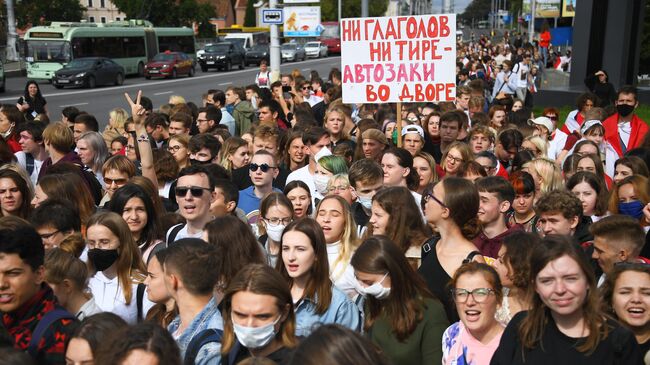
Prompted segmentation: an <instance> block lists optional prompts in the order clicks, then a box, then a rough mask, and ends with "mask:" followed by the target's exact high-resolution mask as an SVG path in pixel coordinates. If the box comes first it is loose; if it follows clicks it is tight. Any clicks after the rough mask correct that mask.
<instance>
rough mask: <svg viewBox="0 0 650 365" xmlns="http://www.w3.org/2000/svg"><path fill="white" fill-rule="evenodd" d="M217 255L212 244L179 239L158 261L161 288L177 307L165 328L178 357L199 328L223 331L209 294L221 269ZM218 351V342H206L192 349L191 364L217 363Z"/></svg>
mask: <svg viewBox="0 0 650 365" xmlns="http://www.w3.org/2000/svg"><path fill="white" fill-rule="evenodd" d="M220 255H221V253H220V252H219V251H217V250H216V248H215V247H214V246H212V245H209V244H206V243H205V241H203V240H200V239H197V238H185V239H181V240H179V241H178V242H177V244H175V245H173V246H170V247H168V248H166V249H165V254H164V255H163V257H164V260H163V261H164V262H161V265H162V267H163V275H164V282H165V288H166V289H167V292H168V293H169V294H170V295H171V297H172V298H174V301H175V303H176V307H177V308H178V315H177V316H176V318H174V320H173V321H172V322H171V323H170V324H169V326H167V330H168V331H169V333H170V334H171V335H172V336H173V337H174V339H175V340H176V343H177V344H178V347H179V348H180V350H181V357H182V358H184V357H185V353H186V351H187V350H188V349H189V347H190V343H192V340H193V339H195V338H197V340H195V341H199V340H198V337H197V336H198V335H200V334H201V333H202V332H203V331H205V330H207V329H216V330H221V331H222V330H223V319H222V317H221V313H220V312H219V307H218V306H217V302H216V300H215V298H214V296H213V292H214V287H215V285H216V284H217V282H218V280H219V272H220V270H221V267H220V265H219V262H220ZM194 343H196V342H194ZM194 343H192V344H193V345H194ZM197 345H198V344H197ZM220 350H221V345H220V343H219V342H208V343H206V344H204V345H203V346H201V347H200V348H199V349H198V350H197V351H196V354H197V357H196V359H195V362H193V363H194V364H219V363H220V361H221V353H220V352H221V351H220Z"/></svg>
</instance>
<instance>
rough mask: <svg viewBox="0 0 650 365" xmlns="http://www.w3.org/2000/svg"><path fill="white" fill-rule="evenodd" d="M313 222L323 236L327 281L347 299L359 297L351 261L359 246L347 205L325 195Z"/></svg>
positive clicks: (355, 228)
mask: <svg viewBox="0 0 650 365" xmlns="http://www.w3.org/2000/svg"><path fill="white" fill-rule="evenodd" d="M316 222H318V225H320V227H321V228H322V230H323V234H324V235H325V243H326V244H327V261H328V262H329V270H330V279H331V280H332V282H333V283H334V285H336V287H337V288H339V289H341V290H342V291H343V292H345V293H346V294H347V295H348V296H349V297H350V298H355V297H356V296H357V294H358V293H357V291H356V290H355V289H356V285H355V284H356V280H355V279H354V270H353V269H352V266H350V259H351V258H352V254H353V253H354V250H356V248H357V245H358V243H357V225H356V223H355V222H354V218H353V217H352V211H351V209H350V205H349V204H348V203H347V201H345V200H344V199H343V198H341V197H340V196H336V195H328V196H326V197H325V198H323V200H321V201H320V203H319V204H318V209H316Z"/></svg>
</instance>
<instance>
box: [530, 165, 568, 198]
mask: <svg viewBox="0 0 650 365" xmlns="http://www.w3.org/2000/svg"><path fill="white" fill-rule="evenodd" d="M524 168H527V169H530V170H531V171H534V172H535V173H536V174H537V175H538V176H539V177H540V179H541V181H540V184H539V185H540V186H539V191H540V193H547V192H549V191H553V190H564V181H563V179H562V171H561V170H560V168H559V167H558V166H557V165H556V164H555V161H553V160H551V159H549V158H546V157H538V158H536V159H534V160H532V161H528V162H526V163H525V164H524Z"/></svg>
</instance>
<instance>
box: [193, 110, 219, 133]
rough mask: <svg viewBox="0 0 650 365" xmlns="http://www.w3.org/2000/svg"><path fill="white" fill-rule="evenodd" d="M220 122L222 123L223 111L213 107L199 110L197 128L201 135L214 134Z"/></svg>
mask: <svg viewBox="0 0 650 365" xmlns="http://www.w3.org/2000/svg"><path fill="white" fill-rule="evenodd" d="M219 122H221V110H219V109H217V108H215V107H213V106H211V105H210V106H206V107H205V108H201V109H199V115H198V116H197V117H196V127H197V128H198V130H199V133H212V132H214V130H215V129H216V126H217V124H219Z"/></svg>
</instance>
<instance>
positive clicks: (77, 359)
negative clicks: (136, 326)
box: [65, 312, 128, 365]
mask: <svg viewBox="0 0 650 365" xmlns="http://www.w3.org/2000/svg"><path fill="white" fill-rule="evenodd" d="M126 327H128V325H127V324H126V322H124V320H123V319H122V318H120V317H119V316H117V315H115V314H113V313H108V312H104V313H99V314H95V315H93V316H90V317H88V318H86V319H85V320H84V321H83V322H81V324H80V325H79V327H77V329H75V331H74V332H73V333H72V336H70V342H68V347H67V349H66V351H65V362H66V364H70V365H77V364H82V365H84V364H98V363H97V362H96V358H97V352H98V349H99V347H101V346H102V345H104V343H105V342H106V340H107V339H108V337H110V336H111V335H112V334H113V333H115V332H118V331H120V330H122V329H124V328H126Z"/></svg>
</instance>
